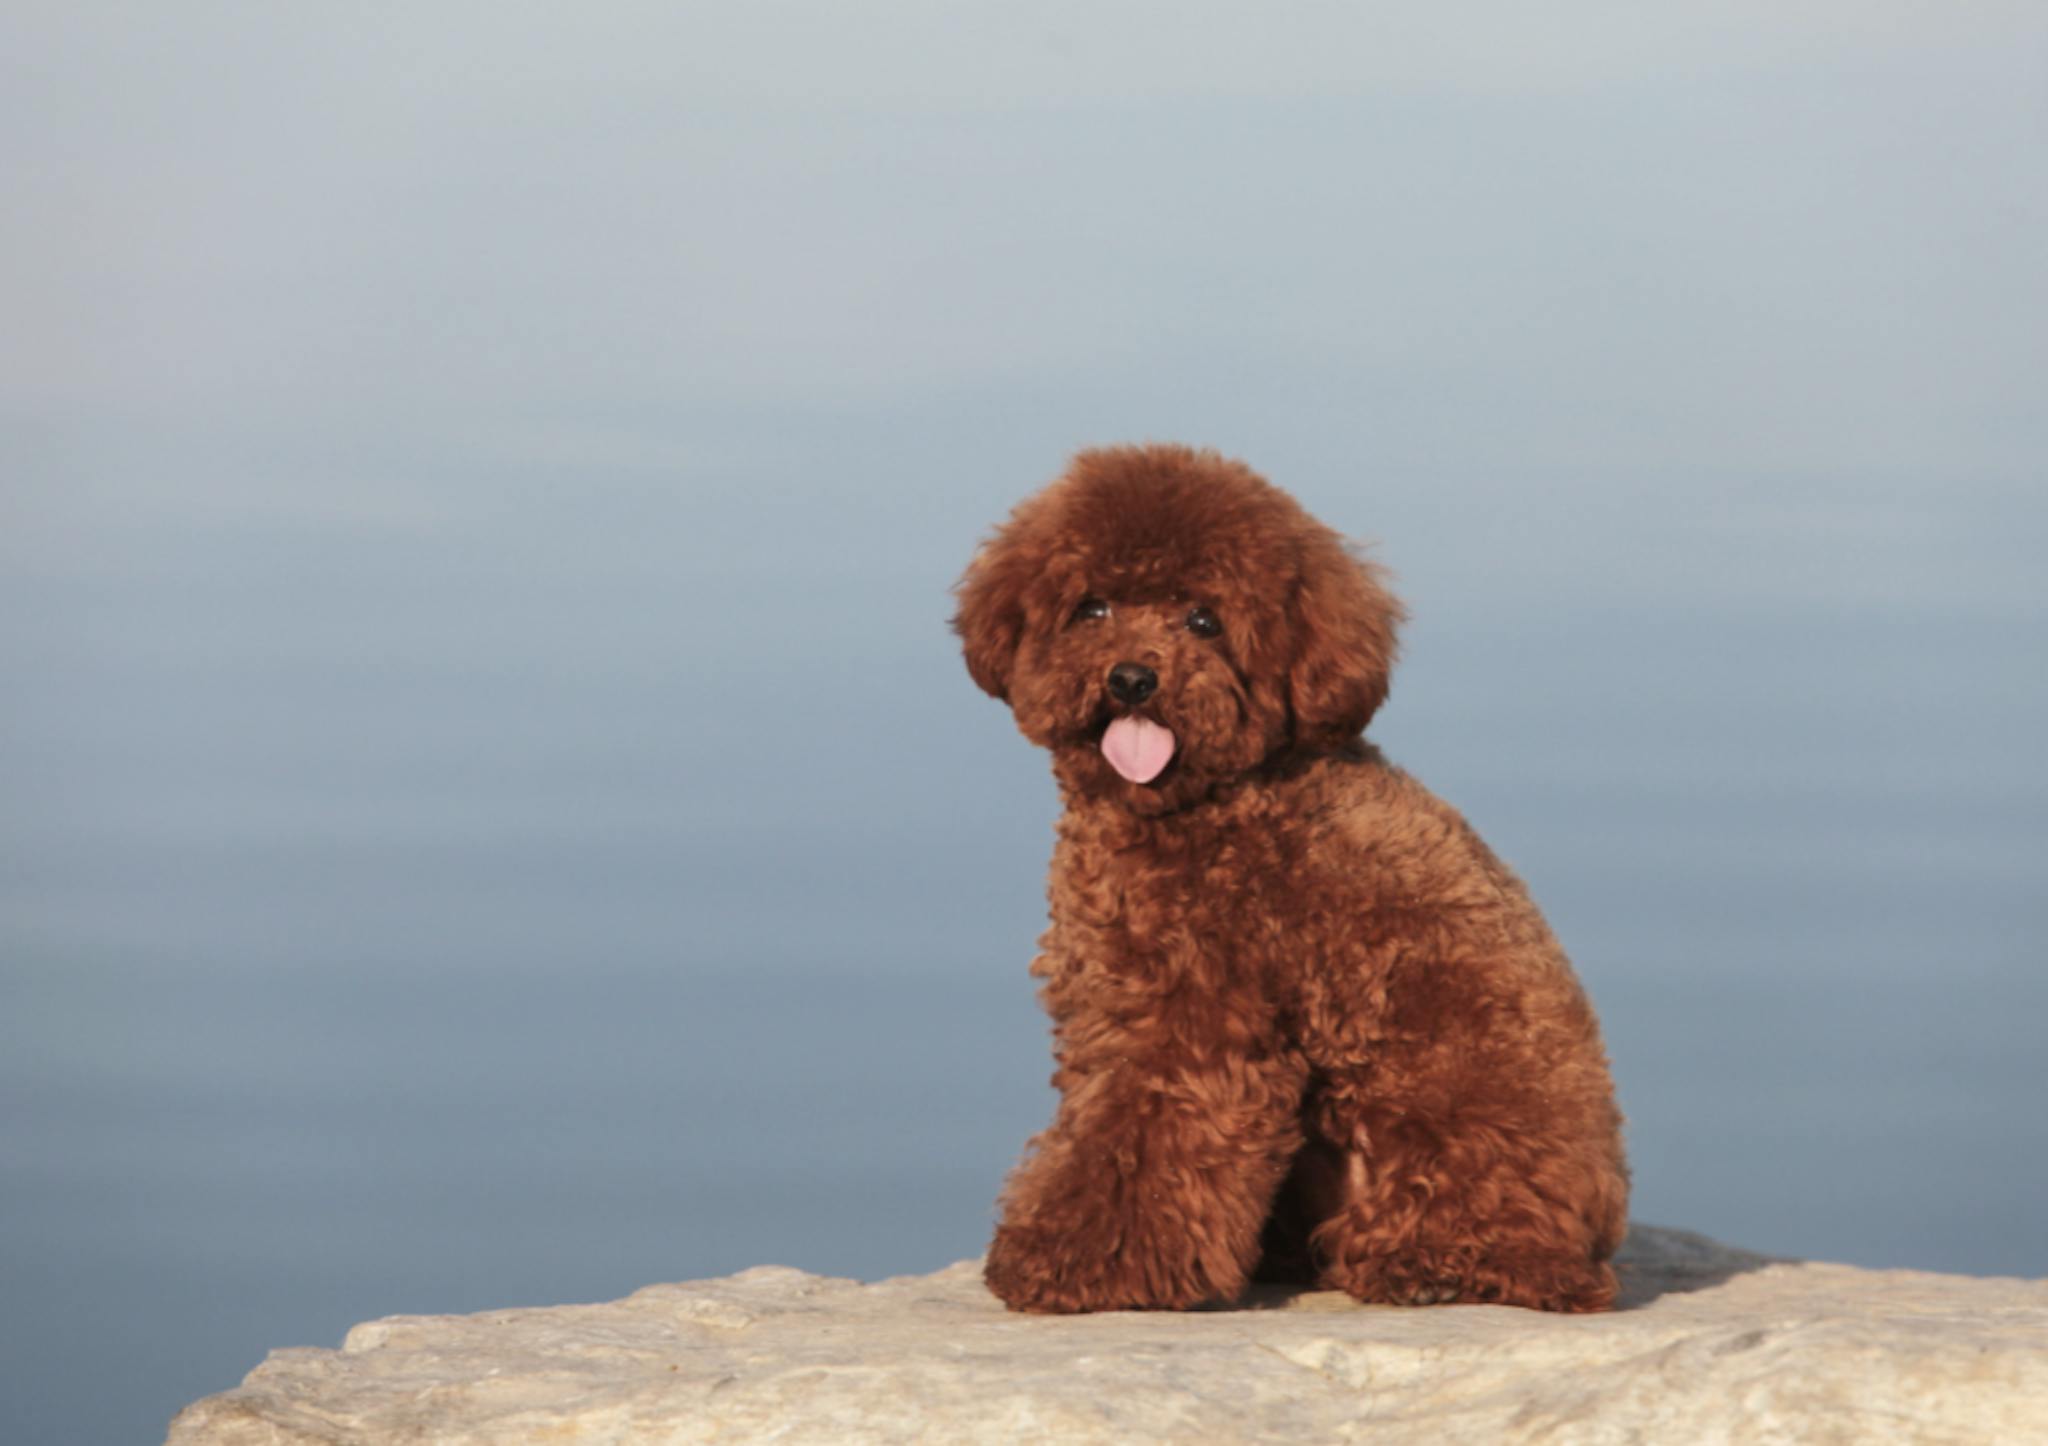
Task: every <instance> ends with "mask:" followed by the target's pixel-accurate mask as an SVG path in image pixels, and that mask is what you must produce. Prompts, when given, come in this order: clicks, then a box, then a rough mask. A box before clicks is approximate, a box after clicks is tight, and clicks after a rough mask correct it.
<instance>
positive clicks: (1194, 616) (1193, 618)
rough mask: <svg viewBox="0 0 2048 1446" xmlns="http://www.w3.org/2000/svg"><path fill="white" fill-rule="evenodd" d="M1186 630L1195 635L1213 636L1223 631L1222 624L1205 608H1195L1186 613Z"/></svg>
mask: <svg viewBox="0 0 2048 1446" xmlns="http://www.w3.org/2000/svg"><path fill="white" fill-rule="evenodd" d="M1188 631H1189V632H1191V633H1193V634H1194V635H1195V636H1196V637H1200V638H1213V637H1215V636H1216V635H1217V634H1218V633H1220V632H1222V631H1223V624H1222V623H1221V622H1219V621H1218V620H1217V618H1216V614H1214V613H1212V612H1210V611H1209V610H1208V609H1207V608H1196V609H1195V610H1194V611H1193V612H1190V613H1189V614H1188Z"/></svg>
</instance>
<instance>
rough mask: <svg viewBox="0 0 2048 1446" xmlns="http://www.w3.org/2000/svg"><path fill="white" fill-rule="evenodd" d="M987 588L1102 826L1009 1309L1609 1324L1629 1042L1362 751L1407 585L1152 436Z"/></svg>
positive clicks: (1002, 1233) (983, 667)
mask: <svg viewBox="0 0 2048 1446" xmlns="http://www.w3.org/2000/svg"><path fill="white" fill-rule="evenodd" d="M958 597H959V611H958V615H957V616H956V617H955V619H954V626H955V629H956V630H957V631H958V633H959V635H960V638H961V641H962V644H963V647H964V650H965V653H966V660H967V666H968V669H969V671H970V672H971V673H972V675H973V677H974V680H975V682H977V683H978V684H980V685H981V687H982V688H984V689H986V690H987V691H988V692H989V693H991V694H993V695H994V696H995V697H997V698H999V699H1002V700H1003V701H1005V702H1007V703H1008V704H1009V705H1010V707H1011V708H1012V710H1013V711H1014V713H1015V716H1016V720H1017V724H1018V726H1019V727H1020V728H1021V729H1022V731H1023V732H1024V734H1025V735H1026V736H1027V737H1028V738H1030V739H1031V740H1032V741H1033V742H1035V743H1038V744H1040V745H1042V746H1043V747H1045V748H1047V749H1049V750H1050V751H1051V753H1052V759H1053V771H1054V774H1055V776H1056V778H1057V779H1058V781H1059V786H1060V791H1061V795H1062V799H1063V801H1064V804H1065V812H1064V814H1063V815H1062V817H1061V818H1060V821H1059V826H1058V842H1057V844H1056V846H1055V849H1054V853H1053V861H1052V881H1051V888H1050V897H1051V905H1052V910H1051V912H1052V922H1051V927H1050V928H1049V929H1048V930H1047V932H1046V933H1045V935H1044V937H1043V938H1042V939H1041V940H1040V948H1041V952H1040V954H1039V956H1038V958H1037V959H1036V960H1035V961H1034V962H1033V964H1032V972H1033V974H1035V975H1037V976H1038V977H1039V978H1041V979H1042V980H1043V981H1044V985H1043V988H1042V990H1041V997H1042V998H1043V1000H1044V1003H1045V1006H1046V1009H1047V1011H1048V1012H1049V1013H1050V1015H1051V1016H1052V1020H1053V1028H1054V1038H1055V1054H1056V1057H1057V1061H1058V1068H1057V1070H1056V1072H1055V1074H1054V1076H1053V1083H1054V1084H1055V1086H1056V1087H1057V1088H1058V1089H1059V1091H1060V1096H1061V1098H1060V1103H1059V1107H1058V1111H1057V1113H1056V1116H1055V1118H1054V1120H1053V1122H1052V1125H1051V1126H1050V1127H1049V1128H1048V1129H1047V1130H1046V1131H1045V1132H1044V1133H1042V1134H1040V1135H1039V1136H1038V1137H1037V1138H1036V1139H1034V1140H1033V1141H1032V1142H1031V1145H1030V1147H1029V1149H1028V1151H1027V1153H1026V1156H1025V1159H1024V1161H1023V1163H1022V1164H1020V1165H1019V1166H1018V1168H1017V1170H1016V1171H1015V1173H1014V1174H1013V1175H1012V1176H1011V1178H1010V1181H1009V1183H1008V1185H1007V1187H1006V1189H1005V1192H1004V1196H1003V1201H1002V1221H1001V1223H1000V1225H999V1226H998V1227H997V1230H996V1235H995V1240H994V1243H993V1244H992V1245H991V1247H990V1250H989V1255H988V1265H987V1280H988V1284H989V1287H990V1289H992V1290H993V1291H994V1292H995V1293H996V1294H997V1295H998V1296H999V1297H1001V1298H1002V1299H1003V1300H1004V1301H1005V1302H1007V1303H1008V1304H1009V1305H1010V1306H1012V1307H1014V1308H1016V1309H1019V1310H1029V1311H1089V1310H1114V1309H1128V1308H1147V1307H1185V1306H1192V1305H1195V1304H1198V1303H1200V1302H1204V1301H1228V1300H1231V1299H1233V1298H1235V1297H1236V1296H1237V1295H1238V1294H1239V1292H1240V1291H1241V1290H1242V1289H1243V1288H1244V1286H1245V1284H1246V1283H1247V1281H1249V1280H1250V1279H1252V1278H1253V1276H1254V1274H1255V1273H1258V1274H1260V1275H1262V1276H1264V1277H1268V1278H1279V1279H1296V1280H1302V1281H1313V1282H1317V1283H1321V1284H1324V1285H1327V1286H1334V1287H1339V1288H1342V1289H1344V1290H1346V1291H1349V1292H1350V1293H1351V1294H1352V1295H1354V1296H1356V1297H1357V1298H1358V1299H1360V1300H1365V1301H1384V1302H1391V1303H1395V1304H1406V1305H1427V1304H1434V1303H1441V1302H1449V1301H1467V1302H1473V1301H1491V1302H1499V1303H1503V1304H1509V1305H1521V1306H1533V1307H1540V1308H1543V1309H1547V1310H1600V1309H1603V1308H1605V1307H1606V1306H1608V1305H1609V1304H1610V1303H1611V1302H1612V1300H1613V1297H1614V1290H1615V1280H1614V1274H1613V1271H1612V1270H1611V1269H1610V1268H1609V1266H1608V1264H1607V1261H1608V1259H1609V1257H1610V1256H1611V1255H1612V1254H1613V1253H1614V1250H1615V1247H1616V1246H1617V1245H1618V1244H1619V1243H1620V1241H1621V1236H1622V1232H1623V1230H1624V1228H1625V1224H1624V1222H1625V1220H1626V1206H1627V1197H1628V1175H1627V1169H1626V1166H1625V1165H1624V1163H1623V1158H1622V1148H1621V1137H1620V1126H1621V1117H1620V1115H1619V1113H1618V1112H1617V1111H1616V1109H1615V1104H1614V1092H1613V1087H1612V1085H1611V1083H1610V1081H1609V1078H1608V1071H1607V1062H1606V1058H1605V1055H1604V1053H1603V1051H1602V1048H1601V1043H1600V1035H1599V1027H1598V1025H1597V1024H1596V1023H1595V1021H1594V1017H1593V1012H1592V1010H1591V1008H1590V1007H1589V1006H1588V1004H1587V1002H1586V998H1585V995H1584V994H1583V992H1582V991H1581V990H1580V987H1579V984H1578V981H1577V979H1576V978H1575V977H1574V976H1573V974H1572V970H1571V966H1570V964H1569V963H1567V961H1566V959H1565V956H1564V954H1563V952H1562V951H1561V950H1560V949H1559V948H1558V945H1557V943H1556V941H1555V940H1554V939H1553V938H1552V937H1551V934H1550V931H1549V929H1548V928H1547V927H1546V926H1545V924H1544V922H1543V918H1542V916H1541V915H1540V914H1539V913H1538V912H1537V910H1536V907H1535V905H1534V904H1533V903H1531V902H1530V900H1529V897H1528V894H1527V892H1526V891H1525V890H1524V888H1523V886H1522V884H1521V881H1520V880H1518V879H1517V878H1516V877H1515V876H1514V875H1513V874H1512V873H1511V872H1509V870H1508V869H1507V868H1506V867H1505V866H1504V865H1503V864H1502V863H1501V862H1500V861H1499V860H1498V859H1496V858H1495V857H1494V856H1493V854H1492V853H1491V852H1489V851H1488V849H1487V847H1486V845H1485V844H1484V843H1482V842H1481V841H1480V840H1479V838H1478V836H1477V835H1476V834H1475V833H1473V831H1472V830H1471V828H1470V827H1469V826H1467V824H1466V823H1465V821H1464V820H1463V819H1462V818H1461V817H1459V815H1458V814H1457V813H1456V812H1455V811H1454V810H1452V809H1451V808H1450V807H1449V806H1448V805H1446V804H1444V803H1442V802H1441V801H1439V800H1438V799H1436V798H1435V797H1433V796H1432V795H1431V794H1430V793H1428V792H1427V791H1426V790H1425V789H1424V788H1423V787H1422V786H1421V785H1420V784H1418V783H1416V782H1415V781H1414V780H1413V779H1412V778H1410V777H1409V776H1408V775H1406V774H1405V773H1403V772H1401V771H1400V770H1399V769H1397V768H1395V767H1393V766H1392V765H1390V764H1388V763H1387V762H1386V761H1385V760H1384V759H1383V758H1381V756H1380V754H1379V752H1378V750H1377V749H1375V748H1374V747H1372V746H1371V745H1370V744H1368V743H1367V742H1366V741H1365V740H1364V739H1363V738H1362V737H1361V736H1360V735H1361V734H1362V732H1363V730H1364V728H1365V726H1366V723H1367V721H1368V720H1369V719H1370V718H1371V717H1372V715H1373V712H1374V710H1375V709H1377V708H1378V706H1379V705H1380V702H1381V701H1382V700H1383V699H1384V698H1385V697H1386V692H1387V679H1388V673H1389V670H1390V668H1391V666H1392V664H1393V659H1394V635H1395V626H1396V624H1397V623H1398V622H1399V620H1400V618H1401V609H1400V605H1399V604H1398V603H1396V602H1395V601H1394V599H1393V598H1392V596H1391V595H1389V593H1388V592H1387V591H1386V589H1385V586H1384V585H1383V583H1382V580H1381V577H1380V575H1379V573H1378V571H1377V569H1375V568H1374V567H1373V566H1371V565H1370V564H1369V563H1366V562H1364V561H1362V560H1360V559H1359V558H1357V557H1355V556H1354V555H1353V554H1352V553H1351V552H1350V551H1348V550H1347V549H1346V547H1345V546H1344V544H1343V542H1342V540H1341V539H1340V538H1339V537H1338V536H1337V535H1336V534H1335V533H1333V532H1331V531H1330V530H1329V529H1328V528H1326V527H1324V526H1322V525H1321V524H1320V523H1318V522H1316V521H1315V520H1314V519H1312V518H1311V517H1309V516H1308V514H1307V513H1305V512H1304V511H1303V510H1302V509H1301V508H1300V506H1299V505H1298V504H1296V503H1295V501H1294V500H1293V499H1292V498H1291V497H1289V496H1288V495H1287V494H1286V493H1284V492H1282V491H1280V490H1279V489H1278V488H1276V487H1273V486H1272V485H1270V484H1269V483H1267V482H1265V481H1264V480H1263V479H1261V478H1260V477H1258V476H1257V475H1256V474H1254V473H1253V472H1252V471H1250V470H1249V469H1248V468H1246V467H1245V466H1243V465H1242V464H1240V463H1237V462H1233V461H1228V460H1226V459H1224V458H1221V457H1219V456H1217V455H1216V454H1214V453H1211V452H1197V451H1192V450H1189V449H1187V448H1184V447H1166V446H1155V447H1131V448H1114V449H1108V450H1102V451H1094V452H1086V453H1083V454H1082V455H1081V456H1080V457H1078V458H1076V459H1075V461H1074V463H1073V465H1072V466H1071V468H1069V470H1068V472H1067V474H1066V475H1065V476H1064V477H1062V478H1061V479H1060V480H1059V481H1057V482H1055V483H1053V484H1052V485H1051V486H1050V487H1048V488H1046V489H1045V490H1044V491H1042V492H1040V493H1038V494H1037V495H1036V496H1034V497H1031V498H1030V499H1028V500H1027V501H1025V502H1024V503H1023V504H1022V505H1020V506H1019V507H1018V508H1017V509H1016V511H1015V512H1014V513H1013V514H1012V515H1011V517H1010V519H1009V520H1008V522H1006V523H1005V524H1003V526H1002V527H1001V528H999V529H998V530H997V532H996V533H995V535H994V536H993V537H992V538H991V539H990V540H989V541H988V542H987V543H986V544H985V545H984V546H983V547H982V549H981V550H980V552H979V553H977V554H976V556H975V558H974V561H973V562H972V564H971V565H970V566H969V568H968V570H967V573H966V576H965V577H963V578H962V579H961V582H960V585H959V588H958ZM1196 609H1203V610H1206V611H1205V613H1204V615H1202V616H1200V617H1197V616H1195V610H1196ZM1119 665H1123V666H1124V668H1125V672H1124V673H1123V674H1120V675H1118V676H1117V677H1115V678H1113V677H1112V674H1113V670H1117V669H1118V668H1119ZM1132 670H1135V671H1132ZM1148 671H1149V676H1150V678H1151V679H1152V687H1151V688H1150V689H1147V688H1146V687H1145V686H1144V682H1143V680H1144V678H1145V676H1146V675H1147V673H1148ZM1135 719H1143V720H1145V721H1144V722H1143V723H1139V722H1135V721H1133V720H1135ZM1152 725H1157V727H1158V728H1163V729H1165V730H1168V732H1170V734H1171V746H1172V755H1171V758H1170V760H1169V761H1167V762H1166V763H1165V765H1164V767H1163V769H1156V770H1155V765H1157V764H1158V762H1159V758H1158V754H1159V751H1160V749H1161V747H1162V746H1163V744H1162V742H1161V740H1162V738H1163V736H1164V735H1162V734H1160V733H1159V732H1157V731H1156V730H1155V729H1154V727H1153V726H1152ZM1133 740H1136V741H1133ZM1112 754H1115V755H1117V756H1118V757H1120V758H1122V759H1123V763H1122V766H1118V765H1117V764H1116V763H1113V762H1112V757H1111V755H1112ZM1134 760H1135V761H1134ZM1148 771H1150V775H1151V776H1148V777H1146V780H1145V781H1143V782H1138V781H1134V780H1133V777H1132V776H1130V775H1145V774H1147V773H1148Z"/></svg>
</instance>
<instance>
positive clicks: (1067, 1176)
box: [986, 1035, 1306, 1311]
mask: <svg viewBox="0 0 2048 1446" xmlns="http://www.w3.org/2000/svg"><path fill="white" fill-rule="evenodd" d="M1102 1043H1103V1039H1102V1036H1100V1035H1097V1036H1095V1038H1094V1039H1093V1040H1091V1045H1092V1046H1094V1047H1091V1048H1090V1049H1088V1050H1087V1051H1086V1053H1087V1054H1088V1055H1089V1059H1088V1060H1087V1061H1086V1062H1085V1063H1084V1062H1077V1061H1076V1060H1075V1059H1074V1058H1072V1057H1070V1058H1069V1059H1068V1060H1067V1061H1066V1062H1065V1063H1064V1064H1063V1066H1062V1068H1061V1070H1060V1072H1059V1073H1058V1074H1057V1075H1056V1076H1055V1077H1054V1079H1055V1083H1056V1084H1058V1085H1059V1087H1060V1090H1061V1098H1060V1106H1059V1111H1058V1114H1057V1116H1056V1117H1055V1118H1054V1120H1053V1123H1052V1126H1051V1128H1049V1129H1048V1130H1046V1131H1045V1133H1043V1134H1041V1135H1040V1136H1038V1137H1037V1138H1036V1139H1035V1140H1033V1141H1032V1143H1031V1147H1030V1149H1029V1151H1028V1152H1027V1154H1026V1157H1025V1160H1024V1163H1023V1164H1021V1165H1019V1166H1018V1168H1017V1170H1016V1173H1015V1174H1013V1175H1012V1176H1011V1178H1010V1182H1009V1185H1008V1187H1007V1188H1006V1189H1005V1191H1004V1195H1003V1202H1002V1204H1003V1218H1002V1223H1001V1224H1000V1225H999V1226H998V1227H997V1229H996V1236H995V1241H994V1243H993V1244H992V1245H991V1246H990V1247H989V1253H988V1266H987V1270H986V1277H987V1280H988V1286H989V1289H990V1290H992V1291H994V1292H995V1294H996V1295H997V1296H998V1297H1000V1298H1001V1299H1002V1300H1003V1301H1004V1302H1005V1303H1006V1304H1008V1305H1009V1306H1011V1307H1012V1308H1013V1309H1016V1310H1026V1311H1093V1310H1132V1309H1158V1308H1181V1307H1186V1306H1191V1305H1197V1304H1200V1303H1201V1302H1203V1301H1227V1300H1231V1299H1234V1298H1235V1297H1236V1296H1237V1294H1238V1293H1239V1292H1240V1291H1241V1290H1242V1289H1243V1288H1244V1284H1245V1282H1246V1280H1247V1279H1248V1278H1249V1277H1250V1274H1251V1271H1252V1268H1253V1266H1254V1265H1256V1264H1257V1263H1258V1258H1259V1232H1260V1230H1261V1227H1262V1226H1263V1225H1264V1223H1265V1219H1266V1213H1267V1211H1268V1210H1269V1209H1270V1208H1271V1205H1272V1201H1273V1196H1274V1193H1275V1191H1277V1189H1278V1188H1279V1185H1280V1181H1281V1180H1282V1178H1283V1177H1284V1176H1285V1175H1286V1173H1287V1168H1288V1164H1289V1162H1290V1161H1291V1160H1292V1159H1293V1156H1294V1153H1295V1151H1296V1150H1297V1149H1298V1148H1299V1147H1300V1144H1301V1133H1300V1125H1299V1118H1298V1107H1299V1103H1300V1099H1301V1094H1302V1088H1303V1085H1304V1082H1305V1078H1306V1071H1305V1067H1304V1066H1302V1065H1301V1064H1300V1062H1299V1061H1298V1060H1294V1059H1291V1058H1268V1059H1260V1060H1253V1059H1249V1058H1241V1057H1240V1058H1233V1057H1229V1056H1220V1057H1219V1056H1212V1057H1210V1058H1207V1059H1205V1060H1203V1061H1201V1062H1200V1063H1190V1062H1189V1061H1188V1059H1187V1058H1186V1056H1185V1054H1184V1053H1182V1054H1180V1055H1179V1056H1177V1057H1171V1058H1169V1057H1166V1056H1165V1055H1163V1054H1160V1053H1154V1054H1153V1055H1152V1056H1151V1057H1150V1058H1149V1059H1148V1058H1147V1056H1146V1055H1145V1054H1143V1053H1140V1052H1136V1051H1135V1050H1133V1052H1130V1053H1120V1052H1118V1051H1117V1050H1116V1049H1115V1048H1114V1047H1113V1046H1112V1047H1110V1048H1102V1047H1100V1046H1101V1044H1102ZM1130 1043H1132V1044H1135V1041H1131V1042H1130Z"/></svg>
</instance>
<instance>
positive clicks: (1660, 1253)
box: [1210, 1225, 1793, 1311]
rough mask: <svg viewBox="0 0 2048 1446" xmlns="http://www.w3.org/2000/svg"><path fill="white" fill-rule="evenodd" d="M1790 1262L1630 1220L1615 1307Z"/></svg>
mask: <svg viewBox="0 0 2048 1446" xmlns="http://www.w3.org/2000/svg"><path fill="white" fill-rule="evenodd" d="M1791 1263H1793V1262H1790V1261H1787V1260H1786V1259H1784V1258H1783V1257H1781V1256H1773V1255H1761V1254H1759V1253H1757V1252H1756V1251H1753V1250H1738V1249H1736V1248H1735V1247H1733V1246H1729V1245H1723V1244H1721V1243H1720V1242H1719V1241H1718V1240H1712V1239H1709V1238H1708V1237H1707V1236H1704V1235H1699V1234H1696V1233H1694V1232H1693V1231H1690V1230H1672V1229H1669V1228H1667V1227H1664V1226H1661V1225H1631V1226H1630V1227H1629V1232H1628V1239H1627V1240H1626V1241H1624V1242H1623V1243H1622V1247H1621V1249H1620V1251H1619V1252H1617V1253H1616V1255H1615V1257H1614V1269H1615V1273H1616V1274H1617V1275H1619V1276H1620V1277H1621V1294H1620V1295H1618V1296H1617V1297H1616V1298H1615V1301H1614V1308H1615V1309H1616V1310H1618V1311H1626V1310H1640V1309H1642V1308H1643V1307H1644V1306H1646V1305H1649V1304H1650V1303H1651V1302H1652V1301H1655V1300H1657V1299H1658V1298H1660V1297H1662V1296H1666V1295H1685V1294H1688V1293H1690V1292H1692V1291H1695V1290H1711V1289H1712V1288H1713V1287H1715V1286H1717V1285H1725V1284H1726V1283H1727V1282H1729V1281H1731V1280H1733V1279H1734V1278H1735V1277H1736V1276H1738V1275H1746V1274H1748V1273H1749V1272H1750V1271H1752V1270H1762V1269H1763V1268H1764V1267H1765V1266H1768V1265H1786V1264H1791ZM1210 1308H1211V1309H1215V1310H1312V1311H1341V1310H1351V1309H1354V1308H1355V1307H1354V1304H1353V1302H1352V1301H1350V1300H1349V1299H1348V1298H1347V1297H1345V1296H1343V1295H1341V1294H1339V1293H1338V1292H1336V1291H1329V1290H1316V1289H1314V1288H1313V1287H1310V1286H1304V1285H1291V1284H1256V1285H1253V1286H1252V1287H1251V1288H1250V1289H1248V1290H1247V1291H1245V1293H1244V1294H1243V1295H1242V1296H1241V1297H1239V1298H1238V1299H1237V1300H1236V1301H1235V1302H1233V1303H1232V1304H1230V1305H1227V1306H1214V1307H1210Z"/></svg>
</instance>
